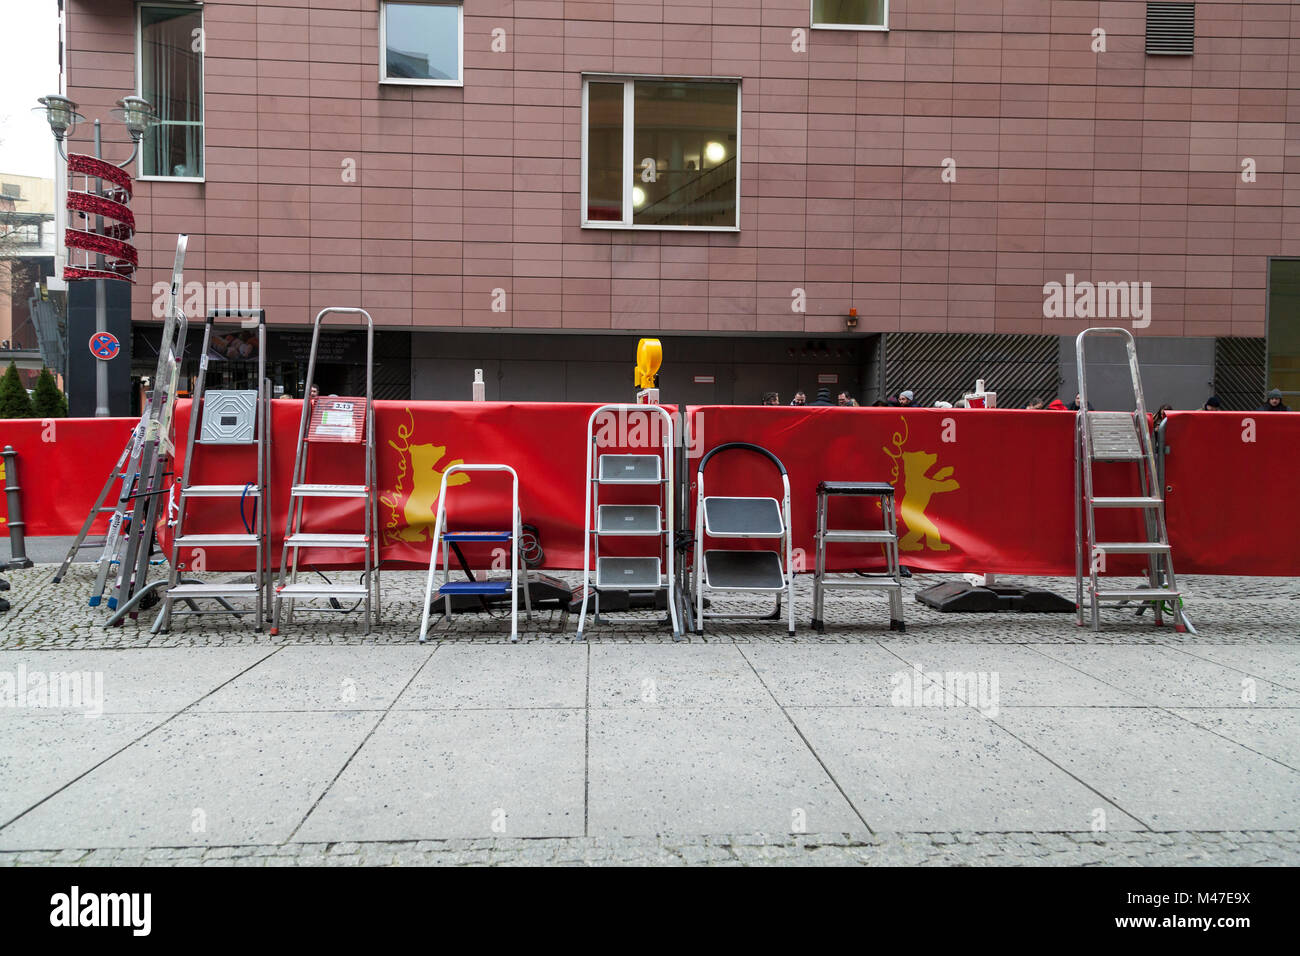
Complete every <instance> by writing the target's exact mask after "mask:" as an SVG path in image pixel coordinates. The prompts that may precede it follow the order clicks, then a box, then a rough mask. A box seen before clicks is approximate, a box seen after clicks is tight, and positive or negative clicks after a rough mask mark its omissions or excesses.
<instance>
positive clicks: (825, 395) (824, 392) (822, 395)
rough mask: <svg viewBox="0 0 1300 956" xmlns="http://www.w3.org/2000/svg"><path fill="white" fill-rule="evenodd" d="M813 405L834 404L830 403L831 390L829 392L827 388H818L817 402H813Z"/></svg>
mask: <svg viewBox="0 0 1300 956" xmlns="http://www.w3.org/2000/svg"><path fill="white" fill-rule="evenodd" d="M813 404H814V405H833V404H835V403H834V402H832V401H831V390H830V389H829V388H819V389H817V401H815V402H813Z"/></svg>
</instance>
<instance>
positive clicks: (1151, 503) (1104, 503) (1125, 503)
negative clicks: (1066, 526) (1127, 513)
mask: <svg viewBox="0 0 1300 956" xmlns="http://www.w3.org/2000/svg"><path fill="white" fill-rule="evenodd" d="M1163 504H1164V500H1163V499H1161V498H1143V497H1131V498H1093V499H1092V506H1093V507H1094V508H1159V507H1160V506H1161V505H1163Z"/></svg>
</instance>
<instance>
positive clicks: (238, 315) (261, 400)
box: [154, 309, 271, 632]
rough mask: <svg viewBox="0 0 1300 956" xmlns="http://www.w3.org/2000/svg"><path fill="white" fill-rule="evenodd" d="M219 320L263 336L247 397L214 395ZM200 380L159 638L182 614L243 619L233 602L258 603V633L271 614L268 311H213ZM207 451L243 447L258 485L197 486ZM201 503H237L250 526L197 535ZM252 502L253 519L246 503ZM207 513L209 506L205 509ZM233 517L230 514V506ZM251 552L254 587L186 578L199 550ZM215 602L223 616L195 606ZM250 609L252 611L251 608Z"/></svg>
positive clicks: (192, 412) (226, 393) (157, 628)
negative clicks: (179, 606) (211, 365)
mask: <svg viewBox="0 0 1300 956" xmlns="http://www.w3.org/2000/svg"><path fill="white" fill-rule="evenodd" d="M218 318H233V319H239V320H240V327H241V328H243V329H245V330H248V329H255V330H256V332H257V388H256V389H240V390H220V389H213V390H212V391H211V392H209V391H208V390H207V377H208V362H209V353H208V350H209V348H210V346H211V344H212V328H213V324H214V323H215V321H216V320H217V319H218ZM200 354H201V356H202V358H201V359H200V360H199V375H198V379H197V381H196V383H195V387H194V397H193V400H192V401H191V403H190V427H189V436H188V438H187V439H186V442H185V472H184V474H183V475H182V476H181V485H180V500H179V503H178V506H177V511H176V526H175V529H174V532H173V535H174V536H173V538H172V567H171V578H170V582H169V584H168V587H167V590H166V591H165V592H164V593H163V606H162V611H161V612H160V613H159V615H158V619H157V621H156V622H155V624H154V631H155V632H157V631H167V630H168V629H169V628H170V627H171V619H172V614H173V613H180V614H186V615H189V614H236V615H238V614H240V613H241V610H240V609H237V608H234V607H232V606H231V605H230V604H229V603H227V602H228V601H229V600H230V599H234V600H236V601H239V602H245V604H246V603H247V602H251V603H252V604H253V606H254V612H255V614H256V618H255V622H256V627H257V629H258V630H259V631H260V630H261V629H262V619H263V616H264V613H265V610H266V596H267V590H266V589H267V582H268V578H269V576H270V575H269V571H268V568H267V555H268V546H269V543H270V539H269V534H268V531H267V529H268V526H269V519H268V515H269V513H270V510H271V504H270V495H269V493H268V487H269V482H268V479H269V476H270V471H271V403H270V396H271V383H270V382H269V381H268V380H267V378H266V311H265V310H263V309H213V310H212V311H210V312H208V316H207V321H206V322H205V323H204V326H203V350H202V352H201V353H200ZM207 446H214V447H215V446H243V447H247V448H251V449H252V450H253V452H254V458H255V462H254V463H250V465H249V466H248V468H249V472H250V473H251V476H252V477H251V480H249V481H245V482H235V483H231V484H207V485H196V484H194V483H193V479H194V474H195V460H196V457H198V456H200V454H201V453H200V449H205V448H206V447H207ZM195 499H202V500H204V501H210V500H212V499H220V500H223V501H227V502H237V504H236V506H235V507H237V508H238V512H239V518H240V521H241V523H242V525H243V527H242V528H241V529H240V530H238V531H222V532H203V533H191V532H189V531H187V530H186V524H187V522H189V521H191V520H192V519H193V515H191V514H190V510H191V508H192V507H193V505H192V502H193V501H194V500H195ZM250 499H251V502H252V506H251V508H252V515H251V518H250V516H249V514H248V513H247V503H248V502H249V501H250ZM201 507H202V508H205V509H206V507H207V506H206V505H205V506H201ZM227 510H233V509H231V506H230V505H227ZM250 547H251V548H252V549H253V553H254V573H253V580H252V581H251V582H248V581H227V582H205V581H198V580H193V579H189V578H182V577H181V570H182V568H183V567H184V566H185V562H184V557H185V555H186V553H187V552H190V551H192V550H193V549H195V548H201V549H207V548H250ZM200 600H207V601H216V602H218V603H219V604H220V605H221V608H220V610H216V609H199V608H198V607H197V606H196V604H195V602H197V601H200ZM177 601H184V602H186V603H188V604H189V606H190V608H191V610H189V611H180V612H175V611H174V610H173V605H174V604H175V602H177ZM244 610H247V608H246V606H245V607H244Z"/></svg>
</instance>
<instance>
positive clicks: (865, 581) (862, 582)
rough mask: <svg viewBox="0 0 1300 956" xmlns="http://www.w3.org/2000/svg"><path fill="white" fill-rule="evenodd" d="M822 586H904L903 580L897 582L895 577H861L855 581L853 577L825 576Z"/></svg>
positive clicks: (887, 587)
mask: <svg viewBox="0 0 1300 956" xmlns="http://www.w3.org/2000/svg"><path fill="white" fill-rule="evenodd" d="M822 587H824V588H845V589H848V588H881V589H889V588H899V589H901V588H902V587H903V585H902V583H901V582H895V581H894V579H893V578H885V579H880V578H874V579H873V578H859V579H858V580H856V581H854V580H853V579H852V578H823V579H822Z"/></svg>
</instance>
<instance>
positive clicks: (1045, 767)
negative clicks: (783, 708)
mask: <svg viewBox="0 0 1300 956" xmlns="http://www.w3.org/2000/svg"><path fill="white" fill-rule="evenodd" d="M789 714H790V716H791V718H792V719H793V720H794V722H795V723H796V724H797V725H798V727H799V729H800V731H802V732H803V734H804V736H805V737H806V738H807V739H808V742H809V744H810V745H811V746H812V748H813V750H814V751H815V752H816V753H817V755H818V756H819V757H820V758H821V760H822V761H823V762H824V763H825V765H826V767H827V769H828V770H829V771H830V773H831V775H832V776H833V777H834V778H835V779H836V781H838V782H839V784H840V786H841V787H843V788H844V791H845V792H846V793H847V794H848V795H849V799H851V800H852V801H853V804H854V806H856V807H857V808H858V811H859V812H860V813H861V814H862V815H863V816H864V817H865V818H866V821H867V823H868V824H869V825H870V826H871V828H872V829H873V830H878V831H879V830H903V829H907V830H926V831H933V830H945V831H952V830H976V831H981V832H1006V831H1018V830H1088V829H1090V828H1091V827H1092V821H1093V819H1094V811H1095V810H1096V809H1097V808H1098V807H1104V808H1105V812H1106V817H1107V820H1108V823H1109V826H1110V828H1111V829H1140V828H1141V823H1140V822H1139V821H1137V820H1134V819H1132V818H1130V817H1127V816H1126V815H1125V814H1124V813H1122V812H1121V811H1120V810H1118V809H1117V808H1115V807H1113V806H1111V805H1109V804H1107V803H1106V802H1105V801H1104V800H1103V799H1102V798H1101V797H1099V796H1098V795H1097V794H1096V793H1093V792H1092V791H1091V790H1089V789H1088V788H1087V787H1085V786H1084V785H1083V784H1081V783H1079V782H1078V781H1077V780H1074V779H1072V778H1071V777H1070V775H1069V774H1067V773H1064V772H1062V771H1061V770H1060V769H1059V768H1058V767H1054V766H1052V764H1051V762H1050V761H1048V760H1045V759H1044V758H1043V757H1041V756H1040V755H1038V754H1036V753H1034V751H1033V750H1031V749H1030V748H1028V747H1026V746H1025V745H1024V744H1022V743H1020V742H1019V741H1017V740H1016V739H1015V738H1013V737H1011V736H1010V735H1008V734H1006V733H1004V732H1003V731H1002V730H1000V729H999V728H998V727H997V726H996V725H995V724H994V723H993V722H992V721H990V720H988V719H987V718H984V717H981V716H980V714H979V712H978V711H976V710H974V709H973V708H970V707H960V706H958V707H893V708H888V709H886V708H874V707H873V708H822V707H796V708H790V710H789Z"/></svg>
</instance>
